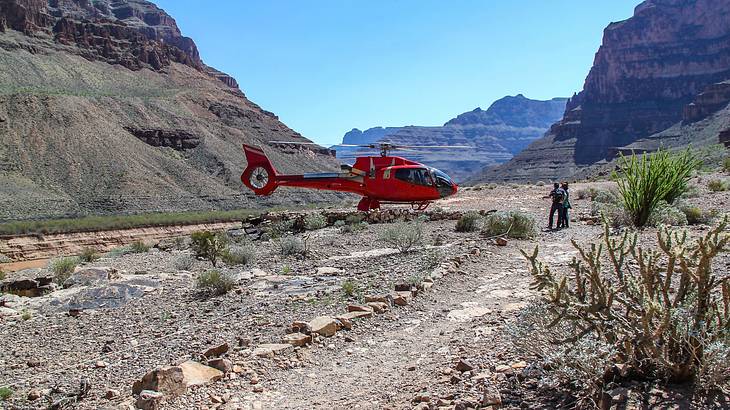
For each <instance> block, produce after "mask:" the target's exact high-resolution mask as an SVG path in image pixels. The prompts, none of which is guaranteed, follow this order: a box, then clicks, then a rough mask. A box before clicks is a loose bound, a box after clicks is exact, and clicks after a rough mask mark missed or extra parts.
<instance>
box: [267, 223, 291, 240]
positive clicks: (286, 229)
mask: <svg viewBox="0 0 730 410" xmlns="http://www.w3.org/2000/svg"><path fill="white" fill-rule="evenodd" d="M267 231H268V233H269V236H270V237H271V238H274V239H276V238H281V237H282V236H284V235H286V234H288V233H291V232H294V221H293V220H282V221H279V222H274V223H272V224H271V225H269V228H268V229H267Z"/></svg>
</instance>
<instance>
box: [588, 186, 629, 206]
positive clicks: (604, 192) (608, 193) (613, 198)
mask: <svg viewBox="0 0 730 410" xmlns="http://www.w3.org/2000/svg"><path fill="white" fill-rule="evenodd" d="M589 193H590V196H591V200H593V202H598V203H600V204H618V203H620V202H621V199H620V198H619V194H618V193H617V192H615V191H613V190H610V189H596V188H590V191H589Z"/></svg>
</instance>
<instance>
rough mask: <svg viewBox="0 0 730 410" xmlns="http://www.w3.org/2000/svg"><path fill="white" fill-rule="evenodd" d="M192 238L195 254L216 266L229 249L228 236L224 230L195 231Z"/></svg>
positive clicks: (191, 244)
mask: <svg viewBox="0 0 730 410" xmlns="http://www.w3.org/2000/svg"><path fill="white" fill-rule="evenodd" d="M190 240H191V243H190V247H191V249H192V250H193V252H194V253H195V256H197V257H199V258H203V259H205V260H208V261H210V263H212V264H213V267H214V268H215V267H217V266H218V261H219V260H220V259H221V258H222V257H223V255H224V254H225V252H226V250H227V249H228V236H227V235H226V234H225V233H224V232H210V231H200V232H194V233H193V234H192V235H190Z"/></svg>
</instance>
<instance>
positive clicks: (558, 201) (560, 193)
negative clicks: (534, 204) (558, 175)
mask: <svg viewBox="0 0 730 410" xmlns="http://www.w3.org/2000/svg"><path fill="white" fill-rule="evenodd" d="M543 198H544V199H548V198H550V199H552V205H551V206H550V218H549V219H548V230H551V231H552V230H553V220H554V218H555V213H556V212H557V214H558V228H559V227H560V226H559V223H560V216H561V215H562V213H563V201H565V191H564V190H563V188H560V184H559V183H557V182H556V183H554V184H553V190H552V191H550V194H549V195H547V196H545V197H543Z"/></svg>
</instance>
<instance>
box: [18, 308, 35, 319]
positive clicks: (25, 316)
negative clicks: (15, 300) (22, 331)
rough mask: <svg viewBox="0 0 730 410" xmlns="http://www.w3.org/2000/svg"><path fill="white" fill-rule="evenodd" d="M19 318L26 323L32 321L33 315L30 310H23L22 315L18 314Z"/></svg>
mask: <svg viewBox="0 0 730 410" xmlns="http://www.w3.org/2000/svg"><path fill="white" fill-rule="evenodd" d="M20 318H21V319H23V321H28V320H31V319H33V313H31V311H30V310H28V309H25V310H23V313H21V314H20Z"/></svg>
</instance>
